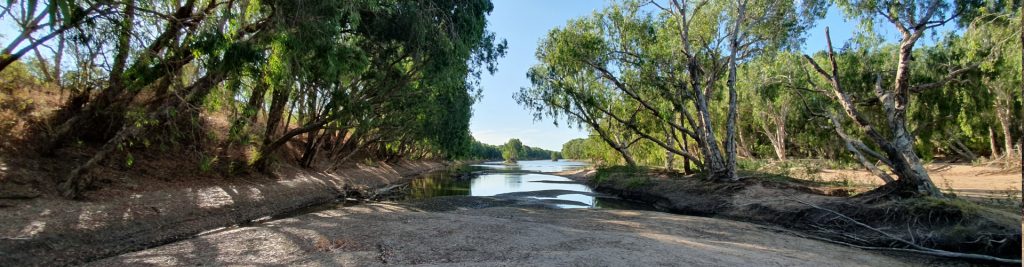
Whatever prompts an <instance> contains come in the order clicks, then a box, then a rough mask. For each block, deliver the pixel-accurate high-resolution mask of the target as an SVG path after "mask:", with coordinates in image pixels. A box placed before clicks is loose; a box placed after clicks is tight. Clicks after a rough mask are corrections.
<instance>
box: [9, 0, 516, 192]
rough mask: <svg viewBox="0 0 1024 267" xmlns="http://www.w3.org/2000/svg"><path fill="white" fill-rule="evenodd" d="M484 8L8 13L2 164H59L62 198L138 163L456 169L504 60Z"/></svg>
mask: <svg viewBox="0 0 1024 267" xmlns="http://www.w3.org/2000/svg"><path fill="white" fill-rule="evenodd" d="M492 8H493V6H492V4H491V3H490V1H486V0H469V1H445V0H438V1H413V2H409V1H319V2H315V3H313V2H292V1H257V0H239V1H236V0H187V1H171V2H165V1H156V2H149V1H113V2H112V1H37V0H27V1H8V2H7V3H6V4H5V5H4V7H3V8H2V10H0V12H2V13H0V16H2V18H3V19H4V20H5V21H9V22H12V23H13V25H14V26H16V30H18V31H20V35H17V36H6V37H7V38H5V39H6V40H8V41H9V43H7V44H6V45H5V48H4V50H3V51H2V57H0V71H2V72H0V73H2V77H3V79H4V83H3V84H4V90H3V93H2V94H0V102H2V103H3V105H2V107H3V112H2V116H3V117H4V118H5V119H4V126H3V128H2V129H0V130H3V133H0V134H2V135H3V139H5V140H4V146H3V153H4V155H11V156H12V157H14V155H17V157H20V158H27V157H33V155H38V158H39V160H41V161H51V162H55V164H56V165H59V166H60V167H59V168H55V170H53V172H55V173H57V174H53V175H54V176H58V177H53V180H55V181H57V183H58V184H59V185H58V186H57V187H58V189H59V192H60V194H61V195H63V196H65V197H69V198H77V197H80V196H82V193H83V191H84V190H85V189H86V188H90V187H91V186H92V185H93V184H94V183H93V182H94V181H95V180H96V179H95V178H96V177H95V176H96V175H94V173H93V171H95V170H96V169H97V168H102V167H104V166H111V165H114V166H117V165H121V166H125V167H126V168H131V167H132V166H134V165H138V164H139V161H140V160H144V159H145V158H150V157H142V155H155V156H154V157H156V158H167V157H168V156H170V155H184V156H185V158H194V159H198V160H197V162H195V165H193V166H178V168H188V169H201V170H219V171H221V172H223V173H227V174H232V173H244V172H247V170H249V169H255V170H259V171H263V172H270V171H272V170H273V169H274V167H273V166H274V165H275V163H284V164H293V165H298V166H301V167H304V168H312V169H317V170H326V171H329V170H332V169H337V168H338V167H339V166H341V165H343V164H345V163H348V162H353V161H358V160H362V159H367V160H371V161H392V162H393V161H397V160H402V159H439V160H452V159H460V158H467V157H470V156H471V155H470V154H471V153H473V151H472V150H471V148H472V147H473V144H474V142H475V141H473V139H472V137H471V136H470V134H469V131H468V125H469V118H470V116H471V105H472V103H473V102H474V101H475V100H476V99H477V98H478V97H479V92H480V87H479V84H478V80H479V78H480V75H482V74H485V73H489V72H494V71H495V70H496V65H495V62H496V59H498V58H499V57H501V56H503V55H504V53H505V47H506V45H505V42H504V41H503V40H498V39H496V38H495V36H494V34H493V33H491V32H489V31H487V29H486V25H487V19H486V16H487V14H488V13H489V12H490V11H491V9H492ZM43 96H45V98H44V97H43ZM44 100H45V101H44ZM161 155H162V156H161ZM357 159H358V160H357ZM183 161H187V160H183ZM25 162H28V161H25ZM23 163H24V162H23ZM6 164H11V165H12V166H10V168H13V169H30V168H32V167H31V165H32V164H31V162H28V163H26V164H27V165H29V166H22V165H16V164H19V161H14V162H12V163H6ZM183 164H185V165H190V164H189V163H188V162H185V163H183ZM15 165H16V166H15ZM8 180H10V179H8ZM42 190H44V191H48V190H51V189H49V188H46V189H42Z"/></svg>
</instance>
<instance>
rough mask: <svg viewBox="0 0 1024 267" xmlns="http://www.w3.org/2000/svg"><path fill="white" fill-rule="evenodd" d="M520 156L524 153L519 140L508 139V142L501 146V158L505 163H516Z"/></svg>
mask: <svg viewBox="0 0 1024 267" xmlns="http://www.w3.org/2000/svg"><path fill="white" fill-rule="evenodd" d="M520 154H526V153H525V151H523V142H520V141H519V139H515V138H512V139H509V140H508V142H505V144H504V145H502V146H501V157H502V158H504V159H505V162H511V163H514V162H516V161H518V160H519V155H520Z"/></svg>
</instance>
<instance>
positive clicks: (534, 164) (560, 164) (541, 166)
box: [473, 160, 587, 172]
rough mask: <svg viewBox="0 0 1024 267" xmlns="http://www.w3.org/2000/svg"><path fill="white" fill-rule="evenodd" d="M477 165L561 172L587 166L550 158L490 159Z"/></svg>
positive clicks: (505, 168)
mask: <svg viewBox="0 0 1024 267" xmlns="http://www.w3.org/2000/svg"><path fill="white" fill-rule="evenodd" d="M473 166H476V167H483V168H490V169H499V170H523V171H539V172H560V171H571V170H577V169H582V168H584V167H587V164H586V163H583V162H578V161H565V160H562V161H550V160H526V161H520V162H519V163H516V164H511V165H506V164H505V163H504V162H501V161H489V162H485V163H483V164H477V165H473Z"/></svg>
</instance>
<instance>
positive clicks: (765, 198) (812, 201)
mask: <svg viewBox="0 0 1024 267" xmlns="http://www.w3.org/2000/svg"><path fill="white" fill-rule="evenodd" d="M561 175H563V176H567V177H570V178H572V179H575V180H579V181H583V182H586V183H588V184H590V185H591V186H592V187H594V188H595V189H596V190H597V191H599V192H603V193H609V194H614V195H619V196H621V197H623V198H627V199H633V200H640V201H643V202H647V203H650V204H652V205H654V206H656V207H658V208H659V209H662V210H666V211H670V212H673V213H679V214H691V215H701V216H712V217H720V218H728V219H734V220H740V221H748V222H755V223H761V224H768V225H776V226H782V227H785V228H788V229H792V230H796V231H799V232H802V233H805V234H808V235H809V236H815V237H819V238H826V239H830V240H836V241H841V242H846V243H851V244H855V245H860V246H868V247H887V246H890V245H892V244H897V243H894V241H893V239H892V238H891V237H890V236H886V235H884V234H881V233H879V232H877V231H875V230H871V229H868V228H865V227H863V226H861V225H858V224H857V223H855V222H853V221H851V220H850V219H854V220H857V221H858V222H861V223H865V224H867V225H870V226H872V227H874V228H876V229H880V230H882V231H884V232H887V233H888V234H890V235H892V236H896V237H899V238H901V239H904V240H909V241H913V242H915V243H917V244H919V245H922V246H925V247H931V248H938V249H943V250H950V251H959V252H967V253H978V254H987V255H994V256H998V257H1002V258H1010V259H1018V260H1019V259H1020V257H1021V228H1019V225H1018V224H1020V222H1021V214H1015V213H1011V212H1007V211H1004V210H999V209H993V208H989V207H985V206H981V205H977V204H974V203H970V202H967V201H964V200H959V199H916V200H906V201H893V200H876V201H862V200H861V199H858V198H857V197H845V196H832V194H834V193H844V192H845V191H842V190H834V189H835V188H829V187H827V186H820V185H819V184H816V183H812V182H807V181H801V180H796V179H790V178H785V177H779V176H771V175H763V176H758V175H756V174H748V176H752V177H750V178H747V179H743V180H741V181H737V182H709V181H706V180H703V179H700V178H697V177H695V176H689V177H683V176H675V175H671V174H664V173H656V172H651V173H645V172H639V173H637V172H632V171H622V170H606V171H601V172H598V171H594V170H584V171H575V172H566V173H561ZM811 205H814V206H817V207H813V206H811ZM822 208H824V209H822ZM825 209H829V210H832V211H836V212H838V213H840V214H844V215H845V216H848V217H850V218H844V217H842V216H839V215H837V214H836V213H833V212H831V211H828V210H825Z"/></svg>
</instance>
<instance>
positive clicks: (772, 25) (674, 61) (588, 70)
mask: <svg viewBox="0 0 1024 267" xmlns="http://www.w3.org/2000/svg"><path fill="white" fill-rule="evenodd" d="M649 4H650V5H654V6H656V7H659V8H660V9H661V12H659V13H652V12H648V11H646V9H644V7H645V6H648V5H649ZM822 12H823V8H822V5H821V3H820V2H818V1H802V2H800V3H793V2H775V1H739V2H735V1H699V2H698V3H689V2H688V1H682V2H680V1H670V3H669V5H663V4H660V3H657V2H653V3H652V2H649V1H644V2H640V1H626V2H623V3H616V4H613V5H612V6H611V7H608V8H606V9H605V10H603V11H601V12H597V13H595V14H594V15H592V16H589V17H585V18H581V19H577V20H573V21H571V22H570V23H569V24H568V25H566V27H565V28H564V29H555V30H552V31H551V32H550V33H549V35H548V37H547V38H546V39H545V40H544V41H542V44H541V47H540V48H538V53H537V55H538V59H540V61H541V64H540V65H538V66H537V67H535V68H534V69H533V70H531V77H532V78H533V79H532V81H533V84H534V87H533V88H524V89H523V90H521V91H520V94H518V95H517V100H519V102H520V103H521V104H524V105H525V106H527V107H528V109H530V110H533V111H535V115H538V116H543V115H547V116H552V117H558V116H562V115H567V117H569V119H570V120H580V121H587V120H586V118H585V116H579V115H582V114H578V115H575V114H573V113H572V112H566V111H567V110H569V109H572V110H581V109H594V110H596V111H598V112H599V114H603V115H604V117H605V118H606V119H608V120H611V121H613V122H614V125H617V126H625V128H627V129H628V131H630V132H632V133H633V134H635V135H637V136H638V137H640V138H642V139H644V140H646V141H649V142H652V143H654V144H656V145H658V146H660V147H662V148H663V149H665V150H666V151H669V152H671V153H673V154H676V155H680V156H682V157H684V158H685V159H687V160H691V161H693V162H695V163H697V164H698V165H699V166H701V167H702V169H703V171H704V172H705V173H706V174H707V176H708V177H710V178H713V179H736V178H737V176H736V169H735V165H736V160H735V158H736V151H735V141H734V140H735V121H736V106H737V105H738V103H737V101H736V100H737V99H736V98H737V97H736V91H737V89H736V82H735V81H736V71H735V70H736V66H738V65H739V64H742V63H743V62H746V61H748V60H749V59H751V58H753V57H755V56H757V55H759V54H761V53H764V52H765V51H775V50H779V49H790V48H794V47H796V46H795V44H796V42H797V41H798V40H800V36H801V34H802V32H803V31H804V30H805V29H806V28H808V27H809V26H810V25H811V23H812V22H813V19H814V18H816V17H818V16H820V15H821V14H822ZM538 72H544V75H538V74H537V73H538ZM568 79H573V80H596V81H597V83H594V82H588V83H584V85H587V86H588V87H598V88H602V89H601V90H594V89H586V88H583V87H581V86H580V85H579V83H576V82H572V81H570V82H560V81H563V80H568ZM723 79H727V80H728V82H727V86H728V87H729V88H731V89H730V90H729V97H728V98H729V100H728V104H727V106H728V107H727V108H728V110H729V112H728V115H727V118H726V119H725V123H724V125H725V127H726V131H725V132H726V133H725V136H726V138H725V139H724V145H725V147H726V148H725V149H724V151H723V149H721V148H720V147H719V140H720V137H719V134H720V133H719V132H718V131H716V128H715V125H718V123H716V122H717V121H719V120H717V119H716V118H714V116H713V114H712V110H714V109H715V108H714V107H712V105H714V103H715V101H713V100H714V98H715V97H716V96H718V95H719V94H720V92H719V90H717V89H719V88H721V84H720V83H719V81H721V80H723ZM608 92H612V93H608ZM603 96H613V97H612V98H611V99H613V100H617V99H622V100H619V101H621V102H623V103H631V104H629V105H630V106H636V107H637V108H636V109H635V111H631V112H632V113H625V114H623V113H620V112H615V111H614V110H612V109H609V108H605V105H599V104H594V103H600V101H593V99H600V98H601V97H603ZM565 103H580V107H576V106H572V105H565ZM581 107H582V108H581ZM563 113H564V114H563ZM575 113H579V112H575ZM591 117H593V116H591ZM638 118H639V119H638ZM644 118H646V121H652V122H650V123H640V122H641V121H645V119H644ZM589 124H590V126H591V129H592V130H594V131H598V129H600V128H601V127H600V124H596V123H589ZM598 133H599V136H606V135H607V134H602V133H601V132H600V131H598ZM666 133H667V134H666ZM676 134H678V135H681V136H682V137H683V138H681V139H682V140H679V139H680V138H675V137H674V138H665V136H666V135H676ZM687 139H692V140H694V141H695V142H694V143H695V144H697V147H698V148H699V152H698V153H694V152H691V151H689V150H687V149H685V148H681V147H680V146H684V145H685V144H688V143H689V142H688V141H687ZM666 140H671V141H670V142H666ZM608 143H609V144H610V145H612V146H613V147H616V146H618V147H625V146H623V145H622V144H621V143H619V144H618V145H617V144H615V142H608Z"/></svg>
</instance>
